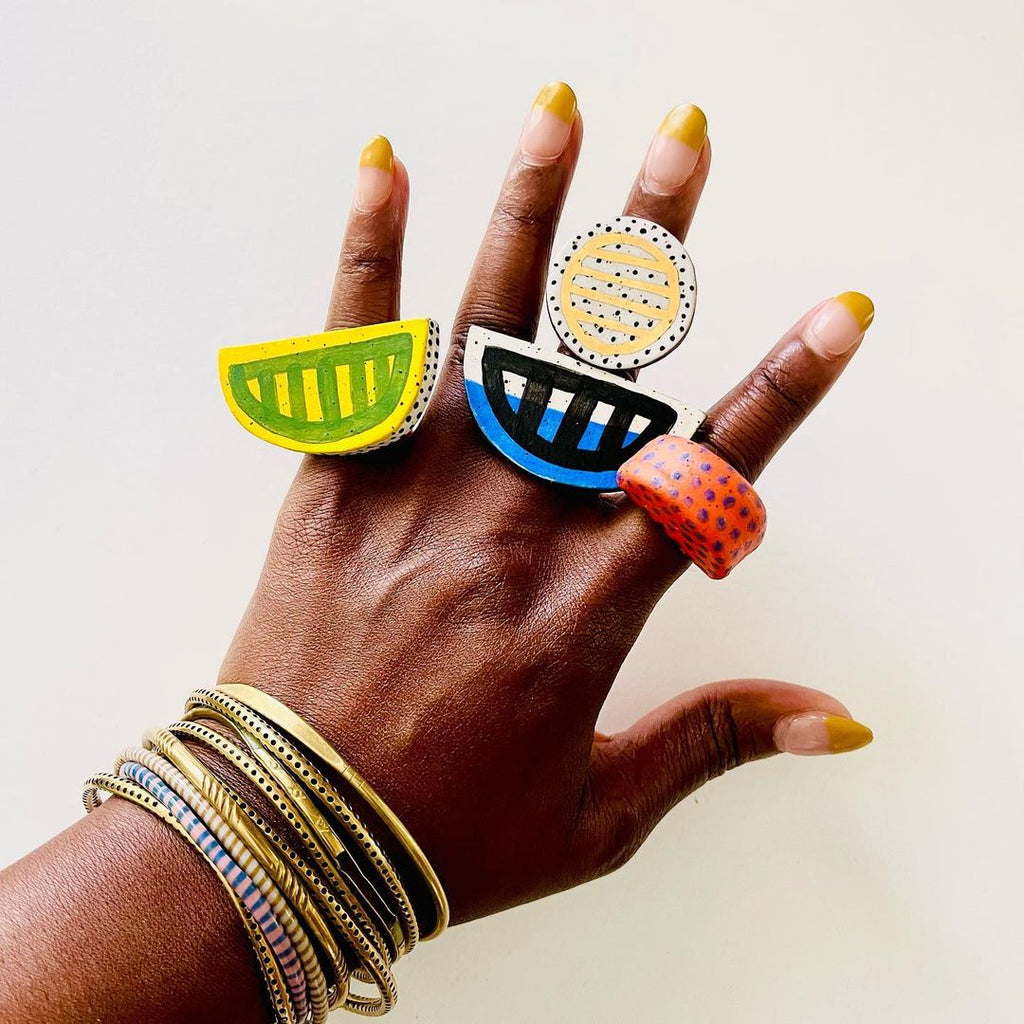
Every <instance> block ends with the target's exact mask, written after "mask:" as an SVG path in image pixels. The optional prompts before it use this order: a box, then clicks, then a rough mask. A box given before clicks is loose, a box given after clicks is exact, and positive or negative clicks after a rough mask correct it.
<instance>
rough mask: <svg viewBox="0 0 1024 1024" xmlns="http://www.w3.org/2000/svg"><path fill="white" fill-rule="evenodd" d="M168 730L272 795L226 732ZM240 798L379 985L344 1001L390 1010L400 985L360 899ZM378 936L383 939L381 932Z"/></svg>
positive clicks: (373, 1010)
mask: <svg viewBox="0 0 1024 1024" xmlns="http://www.w3.org/2000/svg"><path fill="white" fill-rule="evenodd" d="M168 731H170V732H172V733H175V734H177V735H182V736H188V737H189V738H190V739H193V740H197V741H199V742H201V743H204V744H205V745H206V746H207V747H209V748H210V749H212V750H216V751H218V752H219V753H220V754H222V755H223V756H225V757H227V758H228V759H230V760H232V761H234V762H235V764H237V765H238V767H239V768H240V769H241V770H242V771H243V772H244V773H245V774H246V775H248V776H249V777H250V778H251V779H252V780H253V781H254V782H255V783H256V784H257V785H258V786H259V787H260V788H261V789H262V790H263V792H264V793H266V794H267V795H268V796H269V795H270V793H271V790H270V787H271V782H270V780H269V779H267V778H266V776H265V775H264V773H263V772H262V770H261V769H260V767H259V765H257V764H255V763H254V762H252V761H250V760H249V759H248V758H247V757H246V756H245V754H244V753H243V752H242V751H241V750H240V749H239V748H238V747H237V746H235V744H233V743H232V742H231V741H230V740H228V739H227V738H226V737H224V736H222V735H221V734H220V733H219V732H216V731H214V730H213V729H209V728H207V727H206V726H204V725H202V724H201V723H199V722H190V721H186V722H175V723H173V724H172V725H170V726H169V727H168ZM236 802H237V803H238V806H239V808H240V809H241V810H242V812H243V813H244V814H246V815H247V816H248V817H249V818H250V819H251V820H252V821H253V823H254V824H255V825H256V827H257V828H259V829H260V830H261V831H262V832H263V833H264V835H266V836H267V838H268V839H269V840H270V841H271V842H272V843H274V845H275V846H277V847H278V848H279V849H280V850H281V851H282V852H283V853H284V854H285V855H286V856H287V857H288V858H289V860H290V861H291V862H292V865H293V867H294V868H295V869H296V870H297V871H299V872H300V873H302V874H303V875H304V876H305V878H306V881H307V883H308V884H309V885H310V886H312V887H314V888H315V890H316V892H317V893H319V895H320V897H321V902H322V905H324V907H325V910H326V912H327V913H328V915H329V916H330V917H331V919H332V921H333V922H334V923H335V925H336V926H337V927H338V929H339V930H340V931H341V932H342V933H343V934H344V936H345V937H346V938H347V939H348V940H349V942H350V943H351V944H352V947H353V949H354V951H355V953H356V956H357V957H358V958H359V960H360V962H361V963H362V964H363V965H364V966H363V967H362V968H361V969H360V970H359V971H357V972H355V973H354V975H353V976H354V977H356V978H357V979H358V980H360V981H365V982H367V983H369V984H372V985H374V986H376V988H377V990H378V992H379V993H380V996H379V998H377V999H372V998H370V997H367V996H360V995H356V994H353V993H350V992H346V994H345V998H344V1000H343V1001H342V1002H341V1004H340V1005H342V1006H344V1007H345V1008H346V1009H349V1010H352V1011H354V1012H357V1013H362V1014H364V1015H372V1016H377V1015H379V1014H381V1013H387V1012H388V1010H390V1009H391V1008H392V1007H393V1006H394V1005H395V1002H396V1000H397V998H398V992H397V988H396V986H395V982H394V978H393V976H392V974H391V971H390V968H389V964H388V960H387V958H386V957H385V955H384V954H383V953H381V952H380V949H381V944H380V943H379V942H377V943H376V944H375V943H374V942H372V941H371V940H370V939H368V938H367V937H366V935H365V934H364V930H362V929H361V927H360V923H359V922H358V921H357V920H354V918H356V916H357V913H358V914H359V915H360V916H363V912H362V910H361V908H359V905H358V903H357V902H356V903H355V904H354V905H353V906H351V907H347V906H346V905H345V904H343V903H342V902H340V901H339V900H338V899H337V898H336V896H335V895H334V893H332V892H331V890H330V888H329V886H328V885H326V884H324V882H323V881H322V880H321V879H320V877H319V876H318V875H317V874H316V872H315V871H313V869H312V867H311V866H310V865H309V864H308V863H307V862H306V861H305V860H303V858H302V857H301V856H300V855H299V854H298V853H296V852H295V851H294V850H292V849H291V848H290V847H289V846H288V845H287V844H286V843H284V842H283V841H282V840H281V837H280V836H279V835H278V834H277V832H276V831H275V830H274V828H273V827H272V826H271V825H270V824H269V823H268V822H266V821H265V820H264V819H263V817H262V816H261V815H259V814H258V813H257V812H256V811H255V810H253V809H252V808H251V807H249V806H248V804H247V803H246V802H245V801H244V800H243V799H242V798H241V797H237V798H236ZM321 866H322V867H326V871H325V874H327V875H328V881H329V882H330V883H331V884H336V883H335V879H334V878H333V877H331V868H330V865H329V863H328V864H327V865H321ZM371 927H372V926H371ZM376 937H377V938H378V939H379V936H376Z"/></svg>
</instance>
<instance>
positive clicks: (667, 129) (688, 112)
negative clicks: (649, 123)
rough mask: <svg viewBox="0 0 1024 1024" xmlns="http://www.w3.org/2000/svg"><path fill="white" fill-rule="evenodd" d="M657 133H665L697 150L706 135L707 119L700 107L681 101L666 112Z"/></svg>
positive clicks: (702, 143)
mask: <svg viewBox="0 0 1024 1024" xmlns="http://www.w3.org/2000/svg"><path fill="white" fill-rule="evenodd" d="M658 134H659V135H666V136H668V137H669V138H670V139H675V140H676V141H677V142H681V143H683V145H685V146H689V147H690V149H695V150H697V151H698V152H699V151H700V148H701V146H703V145H704V140H705V139H706V138H707V137H708V119H707V118H706V117H705V116H704V111H703V110H701V109H700V107H695V106H694V105H693V104H692V103H683V104H680V105H679V106H678V107H673V108H672V109H671V110H670V111H669V112H668V114H667V115H666V116H665V120H664V121H662V122H661V127H660V128H659V129H658Z"/></svg>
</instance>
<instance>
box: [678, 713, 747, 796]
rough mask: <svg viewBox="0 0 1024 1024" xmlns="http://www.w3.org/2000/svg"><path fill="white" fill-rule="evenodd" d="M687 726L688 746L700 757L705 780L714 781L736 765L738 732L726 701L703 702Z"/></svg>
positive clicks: (740, 758) (739, 757)
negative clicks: (699, 753) (701, 756)
mask: <svg viewBox="0 0 1024 1024" xmlns="http://www.w3.org/2000/svg"><path fill="white" fill-rule="evenodd" d="M688 724H689V732H690V736H689V741H690V743H689V745H690V747H691V749H693V750H697V751H700V752H701V753H702V755H703V763H702V768H703V771H702V775H703V776H704V778H705V780H706V779H714V778H718V776H720V775H724V774H725V773H726V772H727V771H728V770H729V769H730V768H735V767H736V766H737V765H738V764H739V763H740V761H741V760H742V755H741V751H740V743H739V728H738V726H737V724H736V719H735V717H734V716H733V713H732V705H731V704H730V703H729V701H728V700H724V699H722V698H720V697H715V696H708V697H706V698H704V700H702V701H701V703H700V706H699V707H698V709H697V712H696V713H695V714H693V715H691V716H690V718H689V720H688Z"/></svg>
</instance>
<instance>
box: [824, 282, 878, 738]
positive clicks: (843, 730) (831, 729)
mask: <svg viewBox="0 0 1024 1024" xmlns="http://www.w3.org/2000/svg"><path fill="white" fill-rule="evenodd" d="M849 294H853V295H855V294H856V292H851V293H849ZM860 298H862V299H863V298H864V296H863V295H861V296H860ZM866 301H867V302H868V305H869V306H870V304H871V300H870V299H867V300H866ZM869 322H870V321H869ZM825 734H826V735H827V736H828V745H829V749H830V750H831V751H832V753H833V754H844V753H846V751H848V750H857V749H859V748H860V747H866V746H867V745H868V744H869V743H870V742H871V741H872V740H873V739H874V738H875V734H874V733H873V732H872V731H871V730H870V729H869V728H868V727H867V726H866V725H861V723H860V722H855V721H854V720H853V719H852V718H843V717H842V716H841V715H829V716H828V717H827V718H826V719H825Z"/></svg>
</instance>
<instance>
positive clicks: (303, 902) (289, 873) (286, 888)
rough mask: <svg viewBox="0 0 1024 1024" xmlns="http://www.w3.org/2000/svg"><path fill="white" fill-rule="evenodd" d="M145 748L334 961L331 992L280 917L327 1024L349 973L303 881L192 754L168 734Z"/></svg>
mask: <svg viewBox="0 0 1024 1024" xmlns="http://www.w3.org/2000/svg"><path fill="white" fill-rule="evenodd" d="M142 744H143V746H144V747H148V748H149V749H151V750H156V751H157V752H158V753H160V754H163V756H164V757H166V758H167V760H168V761H170V762H171V764H173V765H174V766H175V767H176V768H177V769H178V770H179V771H180V772H181V773H182V775H184V776H185V778H186V779H188V781H189V782H190V783H191V784H192V785H193V786H195V788H196V789H197V790H198V791H199V792H200V793H201V794H202V795H203V796H204V797H205V798H206V800H207V801H209V803H210V804H211V806H212V807H213V808H214V810H216V811H217V813H218V814H219V815H220V816H221V817H222V818H223V819H224V821H225V823H226V824H227V826H228V828H229V829H230V830H231V831H232V832H234V833H235V835H237V836H238V838H239V840H240V841H241V844H242V846H243V847H245V848H246V849H247V850H248V851H249V853H250V854H251V855H252V856H253V858H254V859H255V862H256V863H257V864H258V865H259V866H260V867H261V868H263V870H264V871H265V872H266V874H267V876H268V877H269V878H270V880H271V881H272V882H273V883H274V885H275V886H276V887H277V888H278V889H279V890H280V893H281V896H282V897H283V899H284V901H285V902H286V903H288V904H291V906H292V907H294V908H295V910H296V911H297V913H298V915H299V917H301V918H302V920H303V921H304V922H305V924H306V926H307V927H308V928H309V930H310V932H311V933H312V934H313V935H314V936H315V937H316V940H317V942H318V943H319V944H320V945H321V947H322V948H323V949H324V951H325V953H326V955H327V956H328V957H329V958H330V959H331V963H332V965H333V966H334V969H335V984H334V985H331V986H330V992H329V991H328V982H327V979H326V977H325V976H324V972H323V967H322V966H321V964H320V960H319V958H318V957H317V956H316V954H315V952H314V951H313V948H312V946H311V945H310V942H309V936H308V935H307V934H306V933H305V931H304V930H303V929H302V928H301V927H300V926H298V922H295V921H294V919H293V920H292V921H288V915H282V916H281V924H282V925H283V926H284V927H285V929H286V930H287V931H288V933H289V938H290V939H291V940H292V943H293V944H294V946H295V951H296V953H298V955H299V958H300V960H301V961H302V966H303V969H304V970H305V972H306V983H307V985H308V987H309V997H310V1003H311V1006H312V1010H313V1024H324V1022H325V1021H326V1020H327V1014H328V1012H329V1010H330V1003H331V997H332V996H334V998H335V999H336V998H337V996H335V995H334V993H335V992H336V991H337V989H339V988H340V987H341V983H340V979H341V975H342V974H343V973H344V972H345V970H346V968H345V967H344V959H343V957H342V955H341V951H340V949H339V948H338V944H337V942H335V940H334V936H333V935H332V934H331V931H330V929H329V928H328V927H327V923H326V922H325V921H324V919H323V917H322V916H321V914H320V910H319V908H318V907H317V906H315V904H314V901H313V899H312V897H311V895H310V893H309V890H307V889H306V887H305V885H304V883H303V882H302V879H301V878H299V876H298V875H297V874H296V873H295V872H294V871H293V870H292V869H291V867H290V866H289V865H288V864H286V863H285V862H284V861H283V860H282V859H281V857H280V855H279V854H278V851H277V850H276V849H275V848H274V846H273V844H271V843H270V842H268V841H267V838H266V836H264V835H263V834H262V833H261V832H259V831H258V830H257V829H255V828H253V825H252V822H251V821H250V820H249V819H248V818H247V817H246V816H245V815H243V814H241V812H240V809H239V807H238V805H237V803H236V802H235V801H236V799H237V798H236V797H235V794H234V793H232V792H231V791H230V790H229V789H227V788H226V787H225V786H222V785H221V783H220V781H219V780H218V779H216V778H215V777H214V776H213V775H212V774H211V773H210V772H208V771H207V770H206V766H205V765H204V764H203V763H202V761H200V760H199V759H198V758H197V757H195V756H194V755H193V754H192V752H191V751H190V750H189V749H188V747H186V746H185V744H184V743H182V742H181V741H180V740H179V739H177V738H176V737H175V736H173V735H171V733H169V732H168V731H167V730H166V729H147V730H146V732H145V733H144V734H143V737H142Z"/></svg>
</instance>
